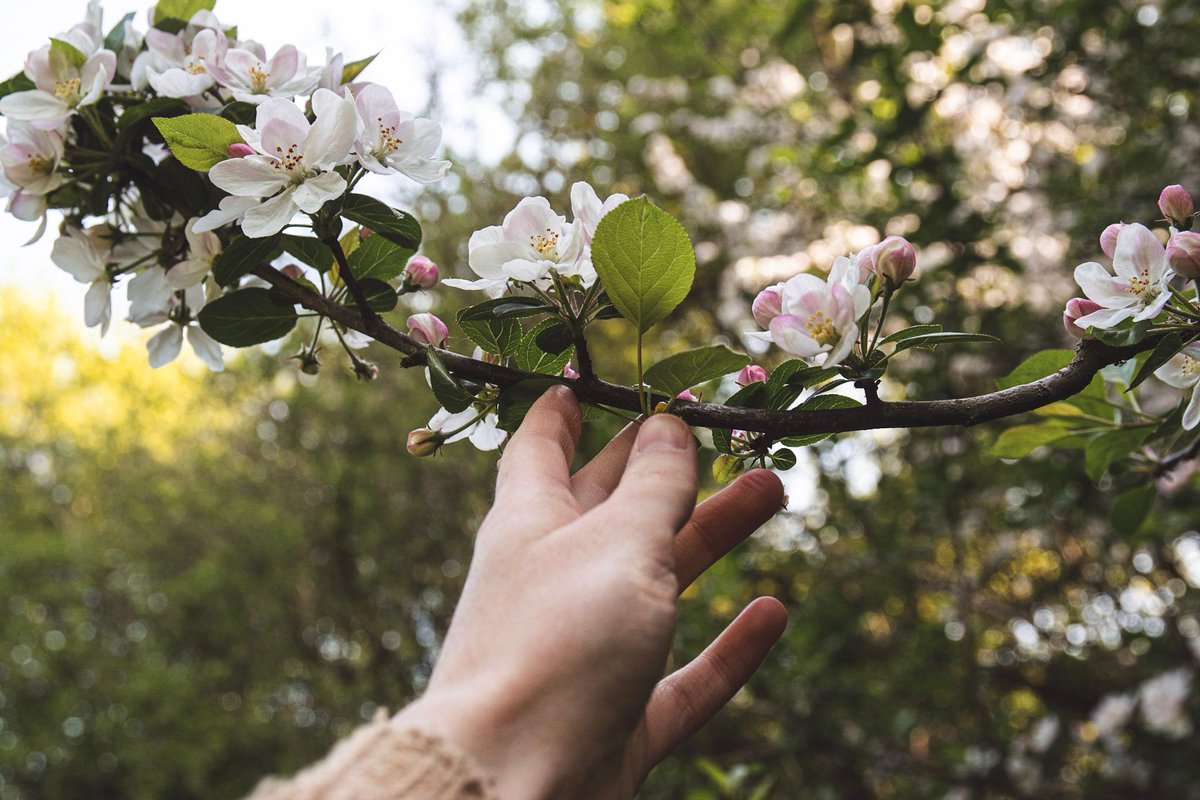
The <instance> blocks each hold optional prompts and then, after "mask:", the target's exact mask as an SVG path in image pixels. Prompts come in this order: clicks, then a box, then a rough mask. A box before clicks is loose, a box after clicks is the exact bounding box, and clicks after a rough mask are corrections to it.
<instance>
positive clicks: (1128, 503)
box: [1108, 483, 1158, 538]
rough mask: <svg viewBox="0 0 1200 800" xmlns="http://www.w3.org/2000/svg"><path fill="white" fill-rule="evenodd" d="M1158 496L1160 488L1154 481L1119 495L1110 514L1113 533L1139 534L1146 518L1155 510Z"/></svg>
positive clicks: (1130, 536) (1131, 536)
mask: <svg viewBox="0 0 1200 800" xmlns="http://www.w3.org/2000/svg"><path fill="white" fill-rule="evenodd" d="M1157 498H1158V489H1157V488H1156V487H1155V485H1154V484H1153V483H1147V484H1144V485H1142V486H1135V487H1133V488H1132V489H1126V490H1125V491H1124V492H1122V493H1121V494H1119V495H1117V499H1116V500H1114V501H1113V504H1112V510H1111V511H1109V515H1108V516H1109V522H1111V523H1112V528H1113V533H1115V534H1116V535H1117V536H1124V537H1126V538H1133V537H1135V536H1137V534H1138V532H1139V531H1140V530H1141V529H1142V526H1143V525H1145V523H1146V518H1147V517H1149V516H1150V512H1151V511H1153V510H1154V501H1155V500H1156V499H1157Z"/></svg>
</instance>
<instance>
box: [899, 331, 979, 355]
mask: <svg viewBox="0 0 1200 800" xmlns="http://www.w3.org/2000/svg"><path fill="white" fill-rule="evenodd" d="M999 341H1000V340H999V339H997V338H996V337H995V336H988V335H987V334H986V333H960V332H958V331H947V332H944V333H922V334H917V335H914V336H909V337H907V338H905V339H901V340H900V341H899V342H897V343H896V350H895V352H896V353H899V352H902V351H904V350H908V349H909V348H912V347H925V348H928V349H930V350H932V349H933V348H935V347H937V346H938V345H939V344H956V343H961V342H987V343H989V344H995V343H997V342H999Z"/></svg>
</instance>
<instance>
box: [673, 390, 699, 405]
mask: <svg viewBox="0 0 1200 800" xmlns="http://www.w3.org/2000/svg"><path fill="white" fill-rule="evenodd" d="M675 399H676V400H690V401H692V402H693V403H699V402H700V398H699V397H696V395H694V394H692V390H691V389H684V390H683V391H682V392H680V393H679V394H677V395H675Z"/></svg>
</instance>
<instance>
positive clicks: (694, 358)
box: [643, 344, 750, 397]
mask: <svg viewBox="0 0 1200 800" xmlns="http://www.w3.org/2000/svg"><path fill="white" fill-rule="evenodd" d="M749 363H750V359H749V357H747V356H744V355H742V354H741V353H735V352H733V351H732V350H730V349H729V348H728V347H726V346H725V345H720V344H717V345H710V346H708V347H698V348H696V349H695V350H687V351H685V352H682V353H676V354H675V355H673V356H667V357H666V358H664V359H663V360H662V361H659V362H658V363H657V364H655V365H653V366H652V367H650V368H649V369H647V370H646V372H645V375H644V376H643V381H644V382H645V383H646V384H648V385H649V386H650V387H651V388H652V389H653V390H654V391H656V392H661V393H662V394H665V395H666V396H667V397H674V396H675V395H677V394H679V393H680V392H682V391H683V390H684V389H690V388H691V387H693V386H699V385H700V384H702V383H707V382H708V381H711V380H713V379H715V378H720V377H721V376H722V375H728V374H729V373H731V372H737V371H738V370H740V369H741V368H742V367H744V366H746V365H747V364H749Z"/></svg>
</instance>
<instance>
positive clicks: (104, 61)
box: [79, 50, 117, 105]
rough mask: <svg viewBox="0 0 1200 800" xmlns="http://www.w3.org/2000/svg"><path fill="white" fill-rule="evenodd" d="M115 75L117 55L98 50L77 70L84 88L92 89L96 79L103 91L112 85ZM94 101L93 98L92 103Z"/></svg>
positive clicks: (108, 51) (109, 51)
mask: <svg viewBox="0 0 1200 800" xmlns="http://www.w3.org/2000/svg"><path fill="white" fill-rule="evenodd" d="M116 74H117V54H116V53H114V52H113V51H111V50H100V51H99V52H97V53H96V54H95V55H93V56H92V57H91V58H89V59H88V60H87V61H85V62H84V64H83V66H82V67H81V68H80V69H79V82H80V84H81V85H82V86H84V87H94V86H95V84H96V81H97V79H100V88H101V89H103V88H104V87H105V86H107V85H108V84H109V83H112V79H113V78H114V77H115V76H116ZM89 94H90V93H89ZM85 99H86V98H85ZM94 101H95V98H92V102H94ZM86 104H87V103H84V105H86Z"/></svg>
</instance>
